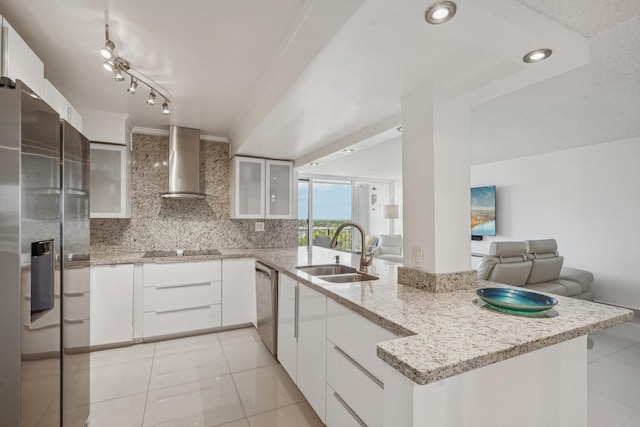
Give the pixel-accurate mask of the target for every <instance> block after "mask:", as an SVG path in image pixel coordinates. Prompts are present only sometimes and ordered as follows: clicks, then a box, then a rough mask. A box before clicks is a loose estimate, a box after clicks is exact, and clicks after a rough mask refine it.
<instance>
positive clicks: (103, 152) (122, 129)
mask: <svg viewBox="0 0 640 427" xmlns="http://www.w3.org/2000/svg"><path fill="white" fill-rule="evenodd" d="M82 117H83V128H84V132H83V133H84V135H85V136H86V137H87V138H88V139H89V140H90V141H93V142H92V143H91V218H131V198H130V196H129V194H130V192H131V130H132V125H131V121H130V120H129V115H127V114H116V113H107V112H102V111H93V110H82ZM105 143H106V144H105Z"/></svg>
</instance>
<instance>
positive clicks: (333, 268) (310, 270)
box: [296, 264, 368, 280]
mask: <svg viewBox="0 0 640 427" xmlns="http://www.w3.org/2000/svg"><path fill="white" fill-rule="evenodd" d="M296 270H300V271H302V272H304V273H307V274H308V275H309V276H332V275H334V274H345V273H356V269H355V268H353V267H349V266H348V265H342V264H322V265H302V266H298V267H296ZM365 280H368V279H365Z"/></svg>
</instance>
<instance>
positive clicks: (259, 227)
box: [255, 222, 264, 231]
mask: <svg viewBox="0 0 640 427" xmlns="http://www.w3.org/2000/svg"><path fill="white" fill-rule="evenodd" d="M255 231H264V222H256V223H255Z"/></svg>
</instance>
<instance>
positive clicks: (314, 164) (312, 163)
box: [309, 162, 320, 166]
mask: <svg viewBox="0 0 640 427" xmlns="http://www.w3.org/2000/svg"><path fill="white" fill-rule="evenodd" d="M319 164H320V163H316V162H311V163H309V165H311V166H318V165H319Z"/></svg>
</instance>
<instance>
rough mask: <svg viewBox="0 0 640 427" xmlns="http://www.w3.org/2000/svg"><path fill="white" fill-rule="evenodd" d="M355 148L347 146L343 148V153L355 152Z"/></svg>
mask: <svg viewBox="0 0 640 427" xmlns="http://www.w3.org/2000/svg"><path fill="white" fill-rule="evenodd" d="M354 151H355V150H354V149H353V148H345V149H344V150H342V152H343V153H353V152H354Z"/></svg>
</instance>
